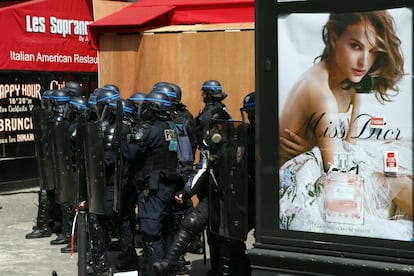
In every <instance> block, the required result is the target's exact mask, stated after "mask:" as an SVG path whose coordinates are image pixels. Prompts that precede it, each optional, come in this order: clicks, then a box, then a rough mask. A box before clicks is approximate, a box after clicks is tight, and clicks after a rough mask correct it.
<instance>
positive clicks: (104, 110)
mask: <svg viewBox="0 0 414 276" xmlns="http://www.w3.org/2000/svg"><path fill="white" fill-rule="evenodd" d="M119 98H120V97H119V93H118V92H117V91H115V90H112V89H103V88H102V89H101V91H100V92H99V93H98V94H97V95H96V113H97V116H98V118H99V119H100V120H101V121H110V120H111V119H112V117H113V115H114V109H113V108H111V106H110V105H109V104H110V103H111V102H113V101H116V100H118V99H119Z"/></svg>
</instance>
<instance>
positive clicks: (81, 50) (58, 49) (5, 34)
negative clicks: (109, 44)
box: [0, 0, 98, 72]
mask: <svg viewBox="0 0 414 276" xmlns="http://www.w3.org/2000/svg"><path fill="white" fill-rule="evenodd" d="M92 22H93V15H92V1H90V0H71V1H67V0H32V1H25V2H22V3H20V4H14V5H10V6H3V7H2V8H0V24H2V26H3V27H2V32H1V33H2V43H1V53H2V54H1V55H0V70H25V71H27V70H29V71H54V72H96V71H97V69H98V58H97V51H96V50H95V49H93V48H92V47H91V46H90V43H89V39H88V25H89V24H91V23H92Z"/></svg>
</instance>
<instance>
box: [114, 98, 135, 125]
mask: <svg viewBox="0 0 414 276" xmlns="http://www.w3.org/2000/svg"><path fill="white" fill-rule="evenodd" d="M119 101H120V102H121V104H122V111H121V112H122V113H121V114H118V102H119ZM109 106H110V107H111V109H112V112H113V114H115V115H116V116H122V123H123V124H124V125H126V126H128V127H131V126H132V125H134V124H135V120H134V117H133V115H134V104H133V103H132V102H131V101H129V100H127V99H118V100H113V101H111V102H109Z"/></svg>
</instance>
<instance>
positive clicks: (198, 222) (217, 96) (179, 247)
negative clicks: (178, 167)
mask: <svg viewBox="0 0 414 276" xmlns="http://www.w3.org/2000/svg"><path fill="white" fill-rule="evenodd" d="M201 91H202V94H201V95H202V98H203V101H204V103H205V106H204V108H203V110H202V111H201V112H200V114H199V115H198V116H197V117H196V118H195V124H196V134H197V141H198V149H199V150H200V158H199V163H198V165H197V172H196V173H195V174H194V175H193V177H192V178H190V180H189V182H188V184H189V186H187V185H186V187H185V188H184V189H183V190H182V191H180V192H178V193H177V194H176V197H175V198H176V200H177V201H178V202H185V201H186V200H187V199H188V198H190V197H191V196H192V195H194V194H197V196H198V198H199V203H198V205H197V206H196V207H194V208H192V209H191V210H190V212H188V213H187V214H186V215H185V217H184V218H183V219H182V221H181V225H180V227H179V229H178V231H177V233H176V235H175V237H174V242H173V244H172V246H171V247H170V248H169V250H168V252H167V254H166V257H165V258H164V259H163V260H162V261H161V262H157V263H155V264H154V268H155V269H156V271H157V272H158V273H161V274H163V275H167V274H168V273H175V272H177V271H178V270H180V269H181V267H180V264H179V263H178V260H179V257H180V256H181V255H182V254H183V253H184V251H185V250H186V248H187V246H188V243H189V242H190V241H191V239H192V238H193V236H194V235H196V234H197V233H199V232H200V231H203V230H204V227H205V226H206V225H207V223H208V219H209V217H208V215H209V213H208V191H209V149H208V139H209V134H210V120H211V119H222V120H229V119H231V116H230V114H228V113H227V111H226V107H225V105H224V104H223V103H222V101H223V100H224V99H225V98H226V97H227V94H226V93H224V92H223V91H222V86H221V84H220V83H219V82H218V81H216V80H207V81H205V82H204V83H203V84H202V87H201ZM210 241H211V242H210ZM217 246H218V245H217V239H215V238H214V237H213V236H212V235H209V247H210V259H211V265H212V269H211V271H215V272H216V271H217V270H218V263H219V252H218V250H217Z"/></svg>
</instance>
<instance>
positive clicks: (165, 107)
mask: <svg viewBox="0 0 414 276" xmlns="http://www.w3.org/2000/svg"><path fill="white" fill-rule="evenodd" d="M170 111H171V101H170V98H169V97H168V96H167V94H165V93H163V92H160V91H152V92H150V93H149V94H148V95H147V96H145V100H144V103H143V105H142V115H143V117H144V118H145V119H150V118H148V116H149V117H151V118H152V119H154V117H155V119H160V120H164V121H165V120H169V119H170Z"/></svg>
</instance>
